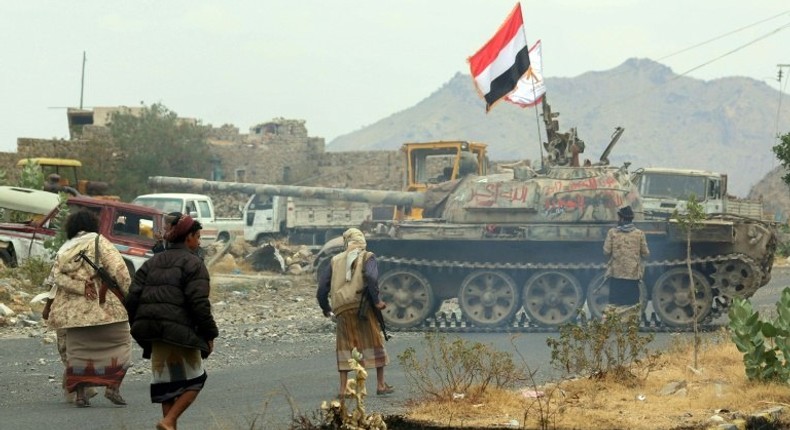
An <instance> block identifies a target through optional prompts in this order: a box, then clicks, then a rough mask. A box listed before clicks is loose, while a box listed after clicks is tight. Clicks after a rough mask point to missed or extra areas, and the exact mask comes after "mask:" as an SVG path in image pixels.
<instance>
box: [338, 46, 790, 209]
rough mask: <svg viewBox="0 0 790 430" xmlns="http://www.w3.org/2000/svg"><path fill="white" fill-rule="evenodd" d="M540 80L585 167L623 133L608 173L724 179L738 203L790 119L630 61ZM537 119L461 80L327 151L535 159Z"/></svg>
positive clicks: (754, 93)
mask: <svg viewBox="0 0 790 430" xmlns="http://www.w3.org/2000/svg"><path fill="white" fill-rule="evenodd" d="M545 79H546V87H547V88H548V92H547V97H548V102H549V103H550V104H551V107H552V110H553V111H554V112H560V116H559V117H558V120H559V122H560V130H561V131H567V130H568V129H569V128H570V127H576V128H577V133H578V136H579V137H580V138H581V139H582V140H584V141H585V143H586V150H585V153H584V154H582V158H583V159H584V158H589V159H591V160H593V161H596V160H597V159H598V157H600V154H601V153H602V152H603V150H604V149H605V147H606V145H607V144H608V143H609V140H610V136H611V134H612V133H613V132H614V130H615V127H618V126H620V127H624V128H625V134H623V137H622V138H621V139H620V141H619V142H618V143H617V145H616V146H615V148H614V151H613V152H612V155H610V157H609V159H610V160H611V163H612V164H622V163H623V162H626V161H628V162H631V169H632V170H633V169H635V168H639V167H659V166H660V167H677V168H696V169H706V170H714V171H720V172H724V173H727V174H729V177H730V193H731V194H735V195H738V196H745V195H746V194H747V192H748V191H749V189H750V188H751V187H752V186H753V185H754V184H755V183H756V182H757V181H759V180H760V179H762V178H763V177H764V176H766V174H767V173H768V172H769V171H770V170H771V168H772V167H773V166H775V165H776V160H775V156H774V154H773V152H772V151H771V147H772V146H773V145H775V144H776V142H777V141H776V137H775V136H776V133H777V131H778V132H779V133H780V134H784V133H787V132H788V131H790V115H787V114H785V115H782V116H781V117H778V116H777V109H778V105H779V101H780V93H779V92H778V91H777V90H775V89H772V88H771V87H769V86H768V85H767V84H765V83H764V82H761V81H757V80H754V79H751V78H745V77H727V78H721V79H715V80H711V81H704V80H699V79H694V78H689V77H685V76H680V75H678V74H675V73H674V72H673V71H672V70H671V69H670V68H669V67H666V66H664V65H662V64H660V63H657V62H655V61H652V60H649V59H637V58H632V59H629V60H627V61H626V62H624V63H623V64H621V65H620V66H618V67H615V68H613V69H611V70H606V71H599V72H587V73H584V74H582V75H579V76H576V77H572V78H551V77H546V78H545ZM785 109H787V108H785ZM537 112H538V110H536V109H534V108H532V109H521V108H519V107H517V106H514V105H511V104H509V103H505V102H501V103H499V104H497V105H496V106H495V107H494V108H493V109H492V111H491V112H490V113H489V114H486V113H485V108H484V103H483V101H482V99H481V98H480V97H479V96H478V95H477V92H476V91H475V88H474V86H473V84H472V78H471V77H470V76H469V75H466V74H461V73H458V74H456V75H455V76H453V77H452V78H451V79H450V80H449V81H448V82H447V83H445V84H444V85H443V86H442V87H441V88H439V89H438V90H436V91H435V92H434V93H433V94H431V95H429V96H428V97H426V98H425V99H424V100H422V101H420V102H419V103H417V104H416V105H414V106H413V107H411V108H409V109H406V110H403V111H400V112H397V113H394V114H392V115H390V116H388V117H386V118H384V119H381V120H380V121H378V122H376V123H374V124H372V125H370V126H367V127H364V128H362V129H360V130H357V131H354V132H352V133H348V134H345V135H342V136H339V137H337V138H336V139H334V140H332V141H331V142H330V143H329V144H328V145H327V149H328V150H329V151H350V150H392V149H397V148H399V147H400V145H401V144H402V143H404V142H413V141H429V140H455V139H459V140H471V141H480V142H485V143H488V145H489V152H490V157H491V159H492V160H517V159H533V160H534V159H539V158H540V142H542V141H544V140H545V131H544V130H543V122H542V118H541V117H539V116H537ZM784 112H786V110H785V111H784ZM538 122H539V123H540V135H539V134H538V133H539V131H538ZM541 135H542V136H543V137H541Z"/></svg>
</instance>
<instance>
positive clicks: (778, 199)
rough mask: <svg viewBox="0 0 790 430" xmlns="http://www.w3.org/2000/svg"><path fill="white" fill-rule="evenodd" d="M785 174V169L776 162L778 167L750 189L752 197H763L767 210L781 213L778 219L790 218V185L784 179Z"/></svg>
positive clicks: (750, 196)
mask: <svg viewBox="0 0 790 430" xmlns="http://www.w3.org/2000/svg"><path fill="white" fill-rule="evenodd" d="M784 174H785V169H784V168H783V167H782V166H780V165H779V162H776V167H774V168H773V169H771V171H770V172H768V174H767V175H765V177H764V178H762V179H760V180H759V181H758V182H757V183H756V184H755V185H754V186H753V187H752V189H751V190H750V191H749V198H750V199H762V200H763V206H764V207H765V210H766V211H767V212H769V213H773V214H779V216H778V217H777V221H779V220H781V221H787V220H788V219H789V218H790V217H789V216H788V215H790V187H788V186H787V184H785V183H784V182H783V181H782V176H783V175H784Z"/></svg>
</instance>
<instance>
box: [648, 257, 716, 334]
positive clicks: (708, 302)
mask: <svg viewBox="0 0 790 430" xmlns="http://www.w3.org/2000/svg"><path fill="white" fill-rule="evenodd" d="M692 276H693V278H694V290H695V291H696V303H697V321H702V319H704V318H705V317H706V316H708V314H709V313H710V310H711V306H712V305H713V292H712V290H711V288H710V283H708V281H707V280H706V279H705V275H703V274H702V273H700V272H698V271H696V270H692ZM691 294H692V292H691V288H689V273H688V269H686V268H682V267H677V268H674V269H671V270H669V271H667V272H666V273H664V274H663V275H661V276H660V277H659V278H658V280H656V284H655V285H654V286H653V308H654V309H655V311H656V315H658V318H659V319H660V320H661V322H663V323H664V324H666V325H668V326H670V327H685V326H688V325H690V324H692V323H693V322H694V307H693V306H692V301H691V299H692V297H691Z"/></svg>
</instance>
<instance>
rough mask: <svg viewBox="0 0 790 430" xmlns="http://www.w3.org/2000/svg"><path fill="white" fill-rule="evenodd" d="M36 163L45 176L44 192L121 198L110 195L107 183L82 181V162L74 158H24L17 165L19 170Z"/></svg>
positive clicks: (117, 199)
mask: <svg viewBox="0 0 790 430" xmlns="http://www.w3.org/2000/svg"><path fill="white" fill-rule="evenodd" d="M29 163H35V164H36V165H38V166H39V167H40V168H41V173H43V174H44V190H45V191H51V192H55V193H57V192H65V193H68V194H71V195H75V196H79V195H86V196H90V197H95V198H100V199H107V200H116V201H119V200H120V197H119V196H114V195H108V194H107V190H108V189H109V188H110V185H109V184H108V183H107V182H100V181H89V180H86V179H80V176H79V171H80V170H81V169H82V162H81V161H79V160H75V159H72V158H46V157H37V158H23V159H21V160H19V161H18V162H17V163H16V165H17V167H19V168H22V167H24V166H27V165H28V164H29Z"/></svg>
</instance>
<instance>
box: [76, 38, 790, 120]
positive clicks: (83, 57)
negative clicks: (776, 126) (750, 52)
mask: <svg viewBox="0 0 790 430" xmlns="http://www.w3.org/2000/svg"><path fill="white" fill-rule="evenodd" d="M779 73H780V74H781V73H782V71H781V69H780V70H779ZM84 91H85V51H82V80H81V81H80V110H82V94H83V92H84Z"/></svg>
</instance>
